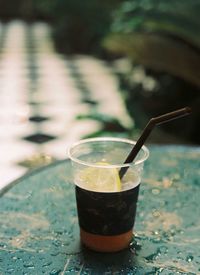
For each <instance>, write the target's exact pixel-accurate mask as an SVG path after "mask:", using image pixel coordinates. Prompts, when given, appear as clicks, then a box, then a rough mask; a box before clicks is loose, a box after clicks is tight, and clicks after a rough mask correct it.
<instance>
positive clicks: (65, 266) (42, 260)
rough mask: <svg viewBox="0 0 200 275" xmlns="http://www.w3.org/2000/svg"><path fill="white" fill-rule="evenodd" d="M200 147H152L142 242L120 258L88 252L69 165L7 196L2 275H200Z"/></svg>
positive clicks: (0, 208) (142, 199)
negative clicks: (79, 227)
mask: <svg viewBox="0 0 200 275" xmlns="http://www.w3.org/2000/svg"><path fill="white" fill-rule="evenodd" d="M199 191H200V147H183V146H151V147H150V158H149V160H148V161H147V162H146V164H145V169H144V177H143V182H142V184H141V189H140V196H139V203H138V212H137V217H136V225H135V237H134V239H133V242H132V244H131V245H130V247H129V248H128V249H126V250H124V251H122V252H118V253H113V254H103V253H95V252H92V251H89V250H87V249H85V248H84V247H82V246H81V245H80V241H79V229H78V221H77V213H76V205H75V196H74V186H73V184H72V181H71V170H70V163H69V161H68V160H64V161H60V162H55V163H53V164H51V165H49V166H46V167H43V168H41V169H39V170H35V171H34V172H32V173H30V174H28V175H25V176H23V177H22V178H20V179H19V180H17V181H15V182H13V183H12V184H10V185H9V186H8V187H7V188H6V189H4V190H2V191H1V198H0V274H27V275H28V274H51V275H55V274H95V275H96V274H106V275H109V274H164V275H165V274H200V203H199V194H200V193H199Z"/></svg>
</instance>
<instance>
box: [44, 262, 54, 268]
mask: <svg viewBox="0 0 200 275" xmlns="http://www.w3.org/2000/svg"><path fill="white" fill-rule="evenodd" d="M51 264H52V262H51V261H50V262H46V263H44V264H43V265H42V266H43V267H45V266H50V265H51Z"/></svg>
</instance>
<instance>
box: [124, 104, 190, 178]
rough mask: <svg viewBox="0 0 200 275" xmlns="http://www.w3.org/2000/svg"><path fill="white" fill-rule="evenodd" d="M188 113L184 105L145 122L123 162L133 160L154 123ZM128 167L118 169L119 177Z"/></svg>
mask: <svg viewBox="0 0 200 275" xmlns="http://www.w3.org/2000/svg"><path fill="white" fill-rule="evenodd" d="M190 113H191V108H189V107H185V108H183V109H179V110H176V111H174V112H170V113H167V114H164V115H161V116H158V117H154V118H152V119H150V120H149V122H148V123H147V125H146V127H145V128H144V130H143V132H142V134H141V136H140V138H139V139H138V141H137V142H136V144H135V146H134V147H133V149H132V151H131V152H130V154H129V155H128V157H127V158H126V160H125V162H124V164H125V163H131V162H133V160H134V159H135V157H136V156H137V154H138V152H139V151H140V149H141V148H142V146H143V145H144V143H145V141H146V139H147V138H148V136H149V135H150V133H151V131H152V130H153V128H154V127H155V126H156V125H160V124H163V123H166V122H168V121H171V120H174V119H177V118H180V117H184V116H187V115H189V114H190ZM128 168H129V167H128V166H127V167H122V168H121V169H120V171H119V176H120V179H122V178H123V176H124V175H125V173H126V171H127V169H128Z"/></svg>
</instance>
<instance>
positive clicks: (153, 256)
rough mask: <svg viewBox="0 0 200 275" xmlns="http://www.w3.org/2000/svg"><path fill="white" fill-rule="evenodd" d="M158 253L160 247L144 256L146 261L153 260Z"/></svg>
mask: <svg viewBox="0 0 200 275" xmlns="http://www.w3.org/2000/svg"><path fill="white" fill-rule="evenodd" d="M160 254H161V252H160V249H159V248H158V249H157V250H156V252H155V253H152V254H150V255H148V256H147V257H145V259H146V260H147V261H150V262H153V261H154V260H156V259H157V258H158V257H159V256H160Z"/></svg>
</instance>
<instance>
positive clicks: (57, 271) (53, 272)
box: [49, 269, 61, 275]
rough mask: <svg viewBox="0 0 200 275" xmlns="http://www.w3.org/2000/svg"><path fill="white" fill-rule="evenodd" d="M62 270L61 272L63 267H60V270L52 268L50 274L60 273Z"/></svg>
mask: <svg viewBox="0 0 200 275" xmlns="http://www.w3.org/2000/svg"><path fill="white" fill-rule="evenodd" d="M60 272H61V269H59V270H56V269H53V270H51V272H50V273H49V274H50V275H58V274H59V273H60Z"/></svg>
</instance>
